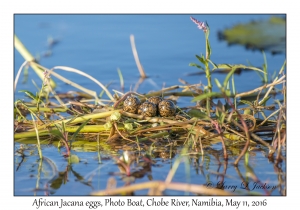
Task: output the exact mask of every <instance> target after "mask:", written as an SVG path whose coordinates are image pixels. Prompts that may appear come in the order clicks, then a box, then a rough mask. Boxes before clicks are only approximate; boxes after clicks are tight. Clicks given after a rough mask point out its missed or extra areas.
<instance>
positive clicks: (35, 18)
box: [14, 15, 285, 195]
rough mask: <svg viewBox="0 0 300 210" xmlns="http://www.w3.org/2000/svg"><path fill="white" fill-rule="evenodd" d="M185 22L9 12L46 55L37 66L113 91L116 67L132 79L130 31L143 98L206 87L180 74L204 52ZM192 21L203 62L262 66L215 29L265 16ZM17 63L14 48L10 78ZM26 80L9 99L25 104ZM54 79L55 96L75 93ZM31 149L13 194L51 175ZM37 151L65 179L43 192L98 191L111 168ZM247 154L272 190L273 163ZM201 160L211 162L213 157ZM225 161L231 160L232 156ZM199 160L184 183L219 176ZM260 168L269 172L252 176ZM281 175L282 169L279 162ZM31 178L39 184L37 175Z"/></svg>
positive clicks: (156, 170) (271, 63)
mask: <svg viewBox="0 0 300 210" xmlns="http://www.w3.org/2000/svg"><path fill="white" fill-rule="evenodd" d="M189 17H190V15H15V34H16V35H17V36H18V37H19V39H20V40H21V41H22V42H23V44H24V45H25V46H26V47H27V49H28V50H29V51H30V52H31V53H32V54H33V55H34V56H35V55H38V54H40V55H41V54H43V53H45V52H47V51H48V50H51V52H52V55H51V56H50V57H41V60H40V64H41V65H43V66H45V67H47V68H52V67H54V66H69V67H73V68H77V69H79V70H82V71H84V72H85V73H87V74H89V75H91V76H93V77H95V78H96V79H98V80H99V81H100V82H102V83H103V84H108V83H110V82H112V84H111V86H110V87H109V90H112V89H116V90H120V83H119V78H118V74H117V68H120V69H121V71H122V74H123V76H124V81H125V92H126V91H129V90H131V89H133V87H134V86H135V84H136V83H137V82H138V79H139V73H138V69H137V67H136V64H135V61H134V58H133V55H132V50H131V45H130V40H129V36H130V35H131V34H133V35H134V36H135V43H136V47H137V50H138V53H139V58H140V61H141V63H142V65H143V67H144V69H145V71H146V73H147V74H148V75H149V76H150V78H149V79H146V80H145V81H144V82H143V83H142V84H141V85H140V87H139V89H138V91H139V92H141V93H146V92H149V91H153V90H159V89H161V88H162V87H163V86H165V87H168V86H172V85H178V84H180V83H179V81H178V79H179V78H182V79H184V80H186V81H187V82H189V83H190V84H197V83H199V82H203V83H204V84H206V78H205V76H204V75H203V76H187V74H188V73H193V72H197V71H198V69H196V68H195V67H190V66H189V63H191V62H195V63H197V59H196V58H195V55H196V54H198V55H199V54H201V53H203V54H204V53H205V42H204V40H205V39H204V34H203V32H202V31H200V30H199V29H197V27H196V25H195V24H194V23H193V22H192V21H190V19H189ZM193 17H195V18H196V19H198V20H200V21H207V22H208V23H209V26H210V30H211V33H210V34H211V35H210V43H211V47H212V57H211V59H212V61H213V62H214V63H217V64H219V63H229V64H244V65H247V64H248V63H247V61H250V62H251V64H252V65H253V66H257V67H261V66H262V64H263V56H262V54H261V53H260V52H258V51H254V52H253V51H246V50H245V48H244V47H242V46H231V47H228V46H227V44H226V43H225V42H220V41H219V40H218V38H217V32H218V31H219V30H222V29H225V28H226V27H231V26H233V24H238V23H245V22H249V21H251V20H260V19H267V18H269V17H270V15H193ZM50 36H51V37H54V38H55V39H57V40H59V42H58V43H57V44H56V45H54V46H53V47H52V48H51V49H49V47H48V46H47V38H48V37H50ZM266 56H267V60H268V68H269V72H270V75H272V74H273V72H274V71H277V72H278V71H279V69H280V68H281V66H282V64H283V62H284V60H285V55H284V54H282V55H276V56H272V55H271V54H270V53H268V52H267V53H266ZM23 62H24V60H23V58H22V57H21V55H20V54H19V53H18V52H17V51H16V50H15V61H14V72H15V74H16V72H17V71H18V69H19V67H20V66H21V64H22V63H23ZM58 73H59V74H61V75H63V76H65V77H67V78H69V79H70V80H72V81H74V82H77V83H79V84H80V85H82V86H84V87H86V88H88V89H92V90H95V91H96V92H97V93H98V94H99V93H100V92H101V89H99V87H98V86H97V85H96V84H95V83H93V82H91V81H90V80H88V79H86V78H83V77H81V76H79V75H77V74H74V73H68V72H63V71H59V72H58ZM214 77H216V78H218V79H219V80H220V81H223V79H224V77H225V76H224V75H214ZM235 78H236V87H237V90H238V91H239V92H243V91H248V90H251V89H253V88H256V87H258V86H260V85H261V84H260V83H259V79H258V75H257V74H256V73H254V72H245V73H242V74H241V75H239V76H236V77H235ZM22 79H23V76H22V77H21V80H22ZM21 80H20V81H21ZM32 80H34V81H35V82H36V83H37V84H38V85H40V84H41V83H40V81H39V78H38V77H37V76H36V75H35V73H34V72H33V71H31V70H30V71H29V80H28V82H27V83H25V84H22V83H21V82H19V83H18V86H17V90H16V92H15V100H17V99H25V96H24V93H20V92H18V91H19V90H23V89H26V90H30V91H32V92H36V91H37V90H36V88H35V86H34V85H33V84H32ZM56 82H57V84H58V86H57V92H66V91H70V90H75V89H74V88H73V87H71V86H69V85H66V84H64V83H63V82H61V81H56ZM26 100H27V99H26ZM188 100H190V99H188ZM186 104H190V102H189V101H187V100H186V99H184V98H183V99H179V105H186ZM19 146H20V145H19V144H18V143H16V144H15V147H16V148H19ZM33 151H34V153H35V155H33V156H29V157H27V158H26V161H24V162H23V163H22V165H21V167H20V168H19V169H18V170H17V171H16V169H17V167H18V163H19V161H20V158H19V157H16V159H15V194H16V195H33V194H35V193H36V194H38V195H42V194H44V192H40V191H38V192H33V191H32V190H33V189H34V188H35V187H36V185H37V183H39V186H43V187H44V185H47V183H48V180H49V177H51V170H50V168H49V166H47V164H46V163H43V167H45V168H44V169H45V170H46V172H43V173H41V172H40V170H39V169H38V166H39V165H38V164H39V162H37V159H38V156H37V151H36V149H33ZM43 151H44V155H45V156H46V157H49V158H50V159H51V160H52V161H53V162H55V164H56V166H57V170H58V171H60V172H61V174H62V173H63V172H64V174H65V175H66V176H68V177H67V178H68V182H66V183H62V184H61V185H60V187H59V188H57V189H55V190H53V189H52V190H50V194H54V195H87V194H89V193H91V192H92V191H95V190H100V189H105V188H106V183H107V180H108V178H109V177H110V176H109V174H110V173H112V172H117V171H118V168H117V166H116V165H114V164H112V163H113V161H112V160H111V159H109V160H104V161H103V163H102V164H103V165H104V167H102V166H101V165H100V166H99V164H98V159H97V157H98V156H97V155H98V154H97V152H91V153H86V152H78V153H76V154H77V155H78V156H79V157H80V159H82V162H80V163H79V164H76V165H73V166H72V170H71V169H70V168H68V167H67V162H66V160H65V159H64V158H63V156H62V153H61V152H58V151H57V148H55V147H53V146H49V147H44V148H43ZM255 154H256V156H255V157H253V159H251V161H252V162H251V163H252V164H253V167H254V169H255V171H256V172H258V173H259V178H260V179H261V180H263V181H267V180H271V181H270V185H275V184H276V183H277V181H278V180H277V174H276V173H275V172H274V168H273V167H274V165H273V164H272V163H270V164H267V159H266V157H265V156H264V155H262V154H261V153H255ZM208 157H209V158H212V159H213V157H210V156H208ZM174 160H175V159H172V160H170V161H165V160H163V159H157V161H158V162H157V165H155V166H153V167H152V172H151V173H150V174H152V178H153V180H164V179H165V178H166V175H167V174H166V173H167V172H168V171H169V169H170V168H171V165H172V164H173V161H174ZM229 162H230V163H232V162H233V159H231V160H230V161H229ZM257 162H262V164H261V165H259V164H256V163H257ZM204 163H206V164H211V165H210V166H209V167H208V168H206V169H205V170H204V172H205V173H204V174H201V173H200V172H199V171H198V172H197V170H198V169H197V168H196V167H193V166H191V171H190V178H189V179H190V180H191V182H192V183H196V184H205V183H207V182H208V181H212V182H213V183H217V180H219V178H218V176H216V175H215V174H213V173H212V172H211V171H218V170H220V168H219V169H218V167H219V165H218V164H217V162H216V161H215V160H213V161H212V162H211V161H209V160H206V162H204ZM191 164H192V163H191ZM229 165H230V164H229ZM47 167H48V168H47ZM241 170H242V172H241V173H242V174H244V173H245V170H246V169H245V168H243V167H242V169H241ZM261 170H264V171H269V172H270V173H260V172H259V171H261ZM282 170H283V171H285V165H284V166H283V167H282ZM272 171H273V172H272ZM91 173H94V174H93V179H92V182H91V183H90V185H88V184H87V183H85V181H86V180H87V179H88V178H89V176H90V174H91ZM78 174H80V176H82V177H84V179H83V180H84V181H80V180H79V179H78ZM227 174H230V175H232V176H234V177H235V180H238V181H233V180H232V179H227V181H226V184H228V185H234V184H237V183H238V184H240V178H239V177H238V175H237V173H236V171H235V169H234V168H233V167H231V166H229V169H228V170H227ZM39 176H41V177H40V178H41V179H39V178H38V177H39ZM186 176H187V174H186V171H185V166H184V164H181V165H180V167H179V169H178V170H177V173H176V174H175V177H174V181H182V180H187V177H186ZM115 178H116V179H117V186H122V185H123V184H124V183H123V181H122V180H121V179H120V177H118V176H116V177H115ZM149 179H150V178H149V176H144V177H142V178H140V179H137V180H136V183H138V182H143V181H149ZM60 181H62V179H61V180H60ZM43 187H41V188H43ZM48 187H49V186H48ZM48 189H49V188H48ZM242 192H244V191H242ZM258 192H260V193H263V191H262V190H258ZM146 193H147V191H146V190H145V191H139V192H138V194H146ZM166 193H167V194H172V195H173V194H181V193H182V192H176V191H166ZM279 194H280V193H279V192H278V190H277V191H274V192H273V193H272V195H279Z"/></svg>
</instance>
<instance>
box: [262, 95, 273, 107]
mask: <svg viewBox="0 0 300 210" xmlns="http://www.w3.org/2000/svg"><path fill="white" fill-rule="evenodd" d="M270 98H271V96H268V97H266V98H264V99H263V100H261V101H260V102H259V105H263V104H265V103H266V102H267V101H268V100H269V99H270Z"/></svg>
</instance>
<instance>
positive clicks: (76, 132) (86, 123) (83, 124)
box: [71, 119, 91, 140]
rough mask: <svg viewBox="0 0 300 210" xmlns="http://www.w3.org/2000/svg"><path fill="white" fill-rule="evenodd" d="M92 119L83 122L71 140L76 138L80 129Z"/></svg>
mask: <svg viewBox="0 0 300 210" xmlns="http://www.w3.org/2000/svg"><path fill="white" fill-rule="evenodd" d="M90 120H91V119H88V120H87V121H85V122H83V123H82V124H81V125H80V126H79V127H78V128H77V130H76V131H75V133H74V134H73V135H72V138H71V140H75V138H76V136H77V134H78V133H79V132H80V130H81V129H82V128H83V127H84V126H85V125H86V124H87V123H88V122H89V121H90Z"/></svg>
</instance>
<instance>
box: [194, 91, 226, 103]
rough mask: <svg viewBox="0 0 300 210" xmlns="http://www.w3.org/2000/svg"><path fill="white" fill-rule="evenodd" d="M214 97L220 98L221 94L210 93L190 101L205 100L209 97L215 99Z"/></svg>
mask: <svg viewBox="0 0 300 210" xmlns="http://www.w3.org/2000/svg"><path fill="white" fill-rule="evenodd" d="M216 96H222V94H221V93H217V92H211V93H205V94H201V95H199V96H196V97H194V98H193V100H192V102H196V101H201V100H203V99H207V98H211V97H216Z"/></svg>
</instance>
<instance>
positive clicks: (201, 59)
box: [196, 55, 207, 66]
mask: <svg viewBox="0 0 300 210" xmlns="http://www.w3.org/2000/svg"><path fill="white" fill-rule="evenodd" d="M196 58H197V59H198V60H199V61H200V62H201V63H202V64H204V65H205V66H206V65H207V61H206V59H205V58H204V57H203V55H202V57H200V56H199V55H196Z"/></svg>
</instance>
